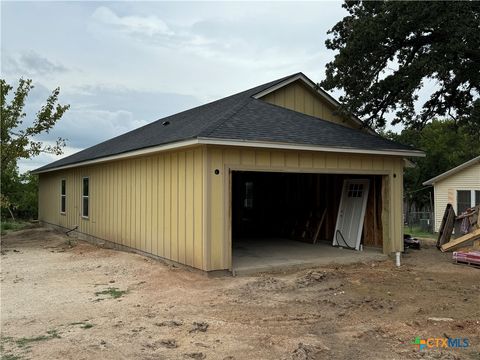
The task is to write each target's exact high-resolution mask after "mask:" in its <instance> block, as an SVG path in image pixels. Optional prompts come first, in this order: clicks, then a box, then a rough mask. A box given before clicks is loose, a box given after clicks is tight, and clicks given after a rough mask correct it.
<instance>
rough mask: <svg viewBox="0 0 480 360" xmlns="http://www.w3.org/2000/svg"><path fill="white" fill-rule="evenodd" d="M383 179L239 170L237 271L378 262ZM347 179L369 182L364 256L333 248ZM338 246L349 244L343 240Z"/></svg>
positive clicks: (235, 190)
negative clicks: (370, 257)
mask: <svg viewBox="0 0 480 360" xmlns="http://www.w3.org/2000/svg"><path fill="white" fill-rule="evenodd" d="M382 178H383V176H381V175H350V174H349V175H343V174H312V173H275V172H254V171H233V172H232V192H231V204H232V220H231V221H232V224H231V225H232V226H231V229H232V262H233V269H234V270H236V271H242V270H246V269H250V268H251V269H257V271H258V270H261V269H268V268H270V267H278V266H285V265H286V266H288V265H302V264H322V263H329V262H352V261H359V260H363V258H364V257H367V258H368V257H369V256H373V257H375V258H376V257H378V255H381V253H382V246H383V237H382ZM347 179H357V180H358V179H362V180H368V183H369V190H370V191H369V192H368V197H367V199H366V211H365V216H364V221H363V224H362V225H361V228H362V230H361V238H360V243H361V245H362V248H363V249H364V251H361V252H359V251H350V250H347V249H342V248H339V247H334V246H332V242H333V239H334V237H335V234H336V231H335V230H336V223H337V215H338V211H339V206H340V199H341V197H342V189H343V184H344V180H347ZM337 239H338V232H337ZM338 243H339V245H343V244H342V239H341V238H340V239H339V240H338ZM343 247H344V248H346V247H347V246H345V245H344V246H343ZM359 257H362V259H360V258H359Z"/></svg>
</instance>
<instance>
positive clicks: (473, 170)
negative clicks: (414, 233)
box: [433, 163, 480, 232]
mask: <svg viewBox="0 0 480 360" xmlns="http://www.w3.org/2000/svg"><path fill="white" fill-rule="evenodd" d="M457 190H478V191H480V164H478V163H477V164H473V165H472V166H469V167H468V168H466V169H463V170H460V171H459V172H457V173H455V174H452V175H450V176H449V177H447V178H444V179H442V180H440V181H438V182H436V183H435V184H434V186H433V191H434V202H435V205H434V208H435V210H434V212H435V231H436V232H438V231H439V228H440V224H441V223H442V218H443V213H444V212H445V208H446V206H447V204H449V203H450V204H452V206H453V209H454V210H455V213H456V212H457ZM457 215H459V214H457Z"/></svg>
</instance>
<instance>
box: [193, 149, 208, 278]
mask: <svg viewBox="0 0 480 360" xmlns="http://www.w3.org/2000/svg"><path fill="white" fill-rule="evenodd" d="M203 156H204V154H203V149H196V150H195V154H194V182H193V183H194V190H193V191H194V198H193V209H194V214H193V216H194V239H193V252H194V253H193V266H195V267H197V268H200V269H205V265H206V264H205V262H204V258H203V254H204V246H205V244H204V239H203V234H204V227H205V226H206V224H205V222H206V214H205V213H204V210H203V209H204V207H206V206H204V202H205V201H206V199H205V194H204V193H203V188H204V183H203V178H204V171H205V169H204V168H203V162H204V158H203Z"/></svg>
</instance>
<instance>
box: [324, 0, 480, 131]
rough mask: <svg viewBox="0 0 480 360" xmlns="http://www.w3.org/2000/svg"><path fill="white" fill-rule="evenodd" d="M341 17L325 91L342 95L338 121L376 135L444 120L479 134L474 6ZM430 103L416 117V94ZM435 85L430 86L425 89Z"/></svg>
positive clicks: (399, 5)
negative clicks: (343, 118)
mask: <svg viewBox="0 0 480 360" xmlns="http://www.w3.org/2000/svg"><path fill="white" fill-rule="evenodd" d="M343 7H344V8H345V9H346V10H347V11H348V13H349V15H347V16H345V17H344V18H343V19H342V20H341V21H340V22H338V23H337V24H336V25H335V26H334V27H333V28H332V29H331V30H330V31H329V34H331V36H332V37H331V38H330V39H328V40H327V41H326V46H327V48H329V49H331V50H335V51H337V55H336V56H335V58H334V60H333V61H332V62H330V63H329V64H327V69H326V79H325V80H324V81H323V82H322V83H321V86H322V87H324V88H325V89H327V90H331V89H334V88H338V89H342V90H343V91H344V96H342V97H341V98H340V102H342V103H343V104H344V107H343V110H344V111H345V112H346V113H355V114H356V115H358V116H359V117H361V118H362V119H364V120H365V121H366V122H367V124H368V125H371V126H373V127H376V128H381V127H383V126H384V125H385V123H386V118H387V117H388V114H389V113H394V114H395V118H394V119H393V121H392V124H397V123H403V124H404V125H406V126H407V127H411V128H421V127H423V126H424V125H425V124H426V123H427V122H428V121H430V120H431V119H433V118H435V117H438V116H448V117H449V118H452V119H454V120H455V121H456V122H457V123H466V124H467V125H468V126H469V129H470V130H471V131H477V132H478V129H479V127H480V101H479V100H478V93H479V92H480V21H479V19H480V3H479V2H475V1H469V2H456V1H455V2H454V1H452V2H448V1H434V2H427V1H418V2H415V1H414V2H411V1H408V2H407V1H346V2H345V3H344V5H343ZM426 82H428V84H427V85H428V86H427V89H428V90H431V91H430V94H429V95H430V98H429V99H428V100H427V101H425V102H424V103H423V105H422V109H421V110H420V111H416V109H415V106H416V105H417V106H418V104H416V103H417V100H418V95H419V90H420V89H422V87H423V86H424V84H425V83H426ZM433 84H435V85H433Z"/></svg>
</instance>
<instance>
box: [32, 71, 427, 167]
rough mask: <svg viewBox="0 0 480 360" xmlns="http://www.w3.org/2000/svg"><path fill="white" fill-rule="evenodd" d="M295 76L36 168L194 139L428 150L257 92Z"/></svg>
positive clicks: (322, 147)
mask: <svg viewBox="0 0 480 360" xmlns="http://www.w3.org/2000/svg"><path fill="white" fill-rule="evenodd" d="M293 78H295V80H298V81H306V80H305V79H308V78H307V77H306V76H305V75H303V74H302V73H297V74H293V75H290V76H287V77H284V78H281V79H278V80H275V81H272V82H269V83H266V84H263V85H260V86H257V87H254V88H252V89H249V90H246V91H243V92H240V93H238V94H235V95H231V96H228V97H226V98H223V99H220V100H217V101H214V102H211V103H208V104H205V105H202V106H198V107H196V108H193V109H190V110H186V111H183V112H180V113H178V114H175V115H171V116H168V117H165V118H163V119H160V120H157V121H154V122H152V123H150V124H148V125H145V126H143V127H141V128H138V129H135V130H133V131H130V132H127V133H125V134H123V135H120V136H117V137H115V138H112V139H110V140H107V141H104V142H102V143H100V144H98V145H95V146H92V147H90V148H87V149H85V150H82V151H80V152H77V153H75V154H73V155H70V156H67V157H65V158H63V159H60V160H58V161H55V162H53V163H51V164H48V165H45V166H43V167H41V168H39V169H37V170H35V171H34V173H40V172H46V171H50V170H55V169H60V168H65V167H73V166H80V165H87V164H89V163H92V162H93V161H96V160H100V159H102V161H103V160H104V161H106V160H113V159H116V158H119V157H120V156H122V157H123V155H122V154H128V155H134V154H141V153H146V152H150V151H152V152H153V151H160V150H162V149H169V148H174V147H179V146H186V145H191V144H222V145H238V146H256V147H270V148H284V149H287V148H295V149H299V150H302V149H305V150H319V151H338V152H349V153H352V152H360V153H377V154H390V155H402V156H423V153H422V152H421V151H418V150H415V149H413V148H411V147H409V146H405V145H401V144H399V143H396V142H393V141H390V140H387V139H384V138H382V137H380V136H378V135H376V134H374V133H371V132H367V131H360V130H359V129H360V128H361V125H359V129H351V128H347V127H345V126H342V125H338V124H335V123H332V122H329V121H326V120H322V119H319V118H317V117H313V116H309V115H306V114H303V113H300V112H297V111H293V110H289V109H286V108H283V107H279V106H277V105H273V104H270V103H267V102H265V101H263V100H261V99H260V98H257V97H258V94H262V93H264V92H265V91H268V90H269V89H274V88H276V87H278V85H279V84H282V83H288V81H289V80H291V79H293ZM308 81H310V82H311V80H308ZM311 83H313V82H311ZM308 85H309V86H311V84H308ZM325 94H326V93H324V92H323V91H320V90H319V95H320V96H323V97H325V96H328V98H329V101H332V98H331V97H330V96H329V95H325ZM357 121H358V119H357ZM360 124H361V122H360Z"/></svg>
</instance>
